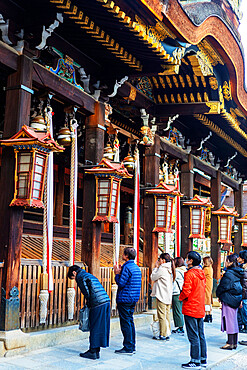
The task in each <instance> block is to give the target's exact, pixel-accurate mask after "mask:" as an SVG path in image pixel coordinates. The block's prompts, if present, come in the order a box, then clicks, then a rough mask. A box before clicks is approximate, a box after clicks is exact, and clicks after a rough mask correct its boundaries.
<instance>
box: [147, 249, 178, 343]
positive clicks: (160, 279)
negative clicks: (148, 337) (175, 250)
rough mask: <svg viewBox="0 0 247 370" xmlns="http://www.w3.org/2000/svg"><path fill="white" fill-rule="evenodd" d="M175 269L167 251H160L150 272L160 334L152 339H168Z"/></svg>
mask: <svg viewBox="0 0 247 370" xmlns="http://www.w3.org/2000/svg"><path fill="white" fill-rule="evenodd" d="M175 276H176V271H175V265H174V261H173V260H172V258H171V256H170V255H169V254H168V253H161V255H160V256H159V259H158V261H157V262H156V264H155V267H154V269H153V272H152V274H151V280H152V281H154V285H153V290H152V293H151V296H152V297H156V300H157V315H158V319H159V323H160V335H159V337H157V336H154V337H153V339H160V340H166V341H167V340H169V339H170V337H169V336H170V334H171V319H170V311H171V303H172V283H173V281H174V280H175Z"/></svg>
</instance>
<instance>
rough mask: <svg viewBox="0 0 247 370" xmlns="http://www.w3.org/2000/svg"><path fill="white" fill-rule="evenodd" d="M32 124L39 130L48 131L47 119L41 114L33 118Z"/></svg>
mask: <svg viewBox="0 0 247 370" xmlns="http://www.w3.org/2000/svg"><path fill="white" fill-rule="evenodd" d="M30 126H31V127H32V128H33V129H34V130H37V131H46V129H47V125H46V122H45V119H44V117H43V116H42V115H41V114H39V115H37V116H35V117H33V118H32V120H31V124H30Z"/></svg>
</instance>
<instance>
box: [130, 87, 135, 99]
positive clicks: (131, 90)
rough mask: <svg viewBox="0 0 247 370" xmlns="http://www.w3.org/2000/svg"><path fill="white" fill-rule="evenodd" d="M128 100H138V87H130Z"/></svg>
mask: <svg viewBox="0 0 247 370" xmlns="http://www.w3.org/2000/svg"><path fill="white" fill-rule="evenodd" d="M128 100H131V101H134V100H136V89H135V88H134V87H133V86H131V88H130V93H129V97H128Z"/></svg>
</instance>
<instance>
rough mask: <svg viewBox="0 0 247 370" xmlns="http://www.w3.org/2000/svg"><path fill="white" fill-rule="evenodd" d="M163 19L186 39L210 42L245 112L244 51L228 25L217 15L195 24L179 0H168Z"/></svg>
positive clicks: (235, 96)
mask: <svg viewBox="0 0 247 370" xmlns="http://www.w3.org/2000/svg"><path fill="white" fill-rule="evenodd" d="M181 19H182V20H183V21H181ZM163 22H164V23H165V24H166V25H167V26H168V27H169V28H171V30H172V32H174V33H175V34H176V35H177V36H178V37H179V38H180V39H182V40H183V41H184V42H187V43H190V44H192V45H198V44H199V43H200V42H201V41H202V40H204V39H206V40H209V41H210V43H211V45H212V46H213V47H215V48H216V49H217V51H218V53H219V54H220V56H221V57H222V59H223V60H224V62H225V64H226V67H227V69H228V71H229V74H230V79H231V82H232V95H233V98H234V100H235V102H236V104H237V105H238V106H239V108H240V109H241V110H242V111H244V112H245V114H246V113H247V92H246V90H245V86H244V61H243V54H242V51H241V48H240V45H239V43H238V41H237V40H236V38H235V37H234V36H233V34H232V32H231V30H230V29H229V28H228V27H227V26H226V24H225V23H224V22H223V21H222V20H221V19H219V18H218V17H215V16H211V17H209V18H207V19H206V20H205V21H204V22H203V23H202V24H201V25H200V26H196V25H195V24H194V23H193V22H192V21H191V20H190V19H189V17H188V15H187V14H186V13H185V11H184V9H183V8H182V5H181V4H180V3H179V2H178V0H167V3H166V7H165V9H164V18H163Z"/></svg>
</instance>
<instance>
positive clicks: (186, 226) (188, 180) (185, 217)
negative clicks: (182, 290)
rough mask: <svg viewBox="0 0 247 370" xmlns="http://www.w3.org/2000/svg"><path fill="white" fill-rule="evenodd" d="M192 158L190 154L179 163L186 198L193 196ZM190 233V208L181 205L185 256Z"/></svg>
mask: <svg viewBox="0 0 247 370" xmlns="http://www.w3.org/2000/svg"><path fill="white" fill-rule="evenodd" d="M193 168H194V160H193V157H192V155H191V154H189V157H188V163H183V164H182V165H181V193H182V194H184V196H185V197H186V198H187V199H191V198H193V194H194V193H193V187H194V171H193ZM189 235H190V209H189V207H185V206H183V205H182V207H181V256H182V257H183V258H185V257H186V255H187V253H188V252H189V251H191V250H192V239H190V238H189Z"/></svg>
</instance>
